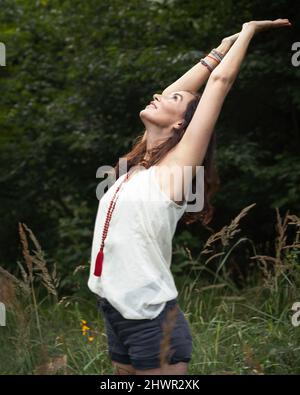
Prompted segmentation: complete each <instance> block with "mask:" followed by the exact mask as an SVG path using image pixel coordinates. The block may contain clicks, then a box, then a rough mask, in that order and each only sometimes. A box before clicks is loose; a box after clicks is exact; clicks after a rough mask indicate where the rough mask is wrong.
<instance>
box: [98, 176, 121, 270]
mask: <svg viewBox="0 0 300 395" xmlns="http://www.w3.org/2000/svg"><path fill="white" fill-rule="evenodd" d="M128 178H129V172H127V174H126V177H125V178H124V180H123V181H122V182H121V183H120V185H119V186H118V188H117V189H116V191H115V193H114V195H113V197H112V199H111V201H110V205H109V208H108V211H107V214H106V219H105V224H104V228H103V232H102V241H101V246H100V250H99V252H98V254H97V258H96V263H95V270H94V276H97V277H100V276H101V273H102V268H103V258H104V253H103V249H104V242H105V239H106V236H107V232H108V227H109V223H110V220H111V216H112V213H113V211H114V209H115V205H116V202H117V200H118V197H119V195H118V196H117V197H116V194H117V192H118V191H119V190H120V188H121V186H122V184H123V183H124V182H126V181H127V180H128ZM115 197H116V198H115Z"/></svg>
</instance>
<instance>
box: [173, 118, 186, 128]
mask: <svg viewBox="0 0 300 395" xmlns="http://www.w3.org/2000/svg"><path fill="white" fill-rule="evenodd" d="M185 124H186V121H185V119H182V120H181V121H178V122H176V123H175V124H174V125H173V128H174V129H175V130H180V129H181V128H182V127H183V126H184V125H185Z"/></svg>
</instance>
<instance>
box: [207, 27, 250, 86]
mask: <svg viewBox="0 0 300 395" xmlns="http://www.w3.org/2000/svg"><path fill="white" fill-rule="evenodd" d="M254 34H255V31H254V29H253V28H251V27H245V28H243V29H242V30H241V32H240V34H239V37H238V38H237V40H236V41H235V43H234V44H233V45H232V47H231V48H230V50H229V51H228V53H227V54H226V56H225V57H224V58H223V60H222V62H221V63H220V64H219V65H218V66H217V67H216V68H215V69H214V70H213V72H212V73H211V75H212V76H219V77H222V78H223V79H224V80H227V81H228V82H230V83H233V82H234V80H235V79H236V77H237V74H238V72H239V70H240V67H241V64H242V61H243V59H244V57H245V55H246V52H247V49H248V46H249V43H250V41H251V39H252V38H253V36H254Z"/></svg>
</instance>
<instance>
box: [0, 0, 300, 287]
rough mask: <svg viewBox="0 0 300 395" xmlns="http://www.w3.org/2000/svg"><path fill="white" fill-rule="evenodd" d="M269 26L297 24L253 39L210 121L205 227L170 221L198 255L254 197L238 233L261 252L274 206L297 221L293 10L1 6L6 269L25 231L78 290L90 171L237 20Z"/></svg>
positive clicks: (276, 4) (136, 0)
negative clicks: (215, 186)
mask: <svg viewBox="0 0 300 395" xmlns="http://www.w3.org/2000/svg"><path fill="white" fill-rule="evenodd" d="M276 18H289V19H290V21H291V22H292V24H293V27H292V28H285V29H281V30H280V31H279V30H271V31H268V32H264V33H261V34H260V35H258V36H255V38H254V39H253V40H252V42H251V43H250V46H249V50H248V53H247V56H246V59H245V61H244V63H243V64H242V68H241V70H240V73H239V76H238V78H237V80H236V82H235V84H234V86H233V87H232V89H231V91H230V93H229V95H228V97H227V98H226V100H225V103H224V106H223V109H222V112H221V115H220V117H219V120H218V122H217V125H216V132H217V165H218V170H219V175H220V180H221V185H220V189H219V191H218V193H217V194H216V196H215V197H214V199H213V204H214V206H215V215H214V218H213V221H212V222H211V223H210V224H209V229H208V228H207V229H206V228H204V227H203V226H202V225H201V224H200V223H196V224H192V225H190V226H187V225H183V224H179V225H178V228H177V232H176V236H175V240H174V245H175V247H176V245H177V244H178V245H184V246H186V247H188V248H189V250H190V251H191V253H192V254H196V253H197V252H198V251H200V250H201V248H202V247H203V243H204V240H206V239H207V237H208V236H209V234H210V233H209V232H210V231H211V230H213V231H217V230H218V229H219V228H220V227H222V226H223V225H224V224H226V223H228V222H229V221H230V220H231V219H232V218H233V217H234V216H235V215H237V214H238V213H239V212H240V211H241V210H242V209H243V208H244V207H246V206H249V205H251V204H253V203H256V204H255V206H254V207H253V208H252V209H251V211H250V212H249V214H248V215H247V217H246V218H244V219H243V222H242V226H243V227H245V229H247V235H248V236H249V238H251V239H252V240H253V242H254V243H255V245H256V248H257V251H258V252H259V251H260V250H261V251H268V250H271V249H272V248H273V247H272V243H271V241H272V240H273V239H274V235H275V227H274V222H275V216H276V215H275V208H276V207H278V208H279V210H280V212H281V214H282V215H283V214H284V213H285V212H286V211H287V210H290V212H291V213H294V214H297V213H298V214H299V209H300V199H299V195H300V161H299V147H300V130H299V125H300V89H299V86H300V66H299V67H295V66H293V64H292V62H291V58H292V55H293V53H294V52H293V51H292V44H293V43H294V42H296V41H300V29H299V25H300V7H299V2H297V1H291V0H290V1H288V0H277V1H257V0H239V1H231V0H218V1H216V0H209V1H208V0H201V1H191V0H185V1H178V0H165V1H163V0H161V1H159V0H156V1H155V0H152V1H150V0H148V1H145V0H127V1H121V0H111V1H104V0H89V1H85V2H82V1H78V0H72V1H71V0H65V1H57V0H40V1H38V0H37V1H25V0H1V1H0V41H1V42H3V43H5V45H6V66H5V67H1V68H0V81H1V85H0V86H1V95H0V128H1V134H0V166H1V175H0V218H1V221H0V266H2V267H4V268H6V269H7V270H9V271H10V272H13V273H15V274H16V273H18V271H19V268H18V266H17V265H16V262H17V261H20V260H21V259H22V248H21V243H20V237H19V228H18V224H19V223H25V224H26V225H27V226H28V227H29V228H30V229H31V230H32V231H33V232H34V234H35V235H36V237H37V238H38V240H39V242H40V244H41V246H42V248H43V251H44V252H45V259H46V260H47V262H49V263H50V264H51V263H54V262H56V263H57V271H58V272H59V273H60V275H61V282H60V286H61V288H62V289H64V290H65V291H67V292H71V293H72V292H74V291H76V287H77V286H78V284H77V285H76V282H74V276H73V272H74V270H75V268H76V267H78V266H79V265H82V266H85V267H88V265H89V259H90V252H91V244H92V236H93V231H94V221H95V216H96V211H97V207H98V200H97V198H96V187H97V185H98V184H99V182H100V181H101V180H99V179H97V178H96V171H97V169H98V167H99V166H102V165H111V166H113V165H115V163H116V161H117V159H118V158H119V157H120V156H122V155H124V154H125V153H126V152H128V151H129V150H130V149H131V147H132V144H133V142H134V140H135V138H136V137H137V136H139V135H140V134H141V133H142V131H143V124H142V123H141V121H140V119H139V116H138V114H139V111H140V110H141V109H142V108H144V106H145V105H146V103H148V102H149V99H150V98H151V97H152V95H153V93H155V92H159V91H162V90H163V89H164V88H165V87H166V86H168V85H169V84H170V83H172V82H173V81H175V80H176V79H177V78H178V77H179V76H180V75H182V74H183V73H184V72H185V71H187V70H188V69H189V68H190V67H192V65H193V64H195V63H196V62H197V61H198V60H199V59H200V58H201V57H202V56H203V55H204V54H206V53H207V52H208V51H209V50H210V49H212V48H215V47H217V46H218V45H219V43H220V42H221V40H222V39H223V38H224V37H225V36H228V35H231V34H234V33H236V32H238V31H240V29H241V26H242V24H243V23H244V22H246V21H249V20H253V19H255V20H259V19H276ZM203 89H204V87H203ZM243 254H244V252H243ZM239 259H243V262H242V263H243V267H244V268H247V267H248V264H249V262H247V259H246V258H245V255H243V258H240V257H239V252H238V249H237V250H236V252H235V254H233V256H232V260H228V262H226V264H228V265H230V264H232V265H234V264H235V262H238V261H239ZM174 270H175V269H174ZM84 275H85V276H83V277H80V279H78V281H83V282H86V280H87V271H85V273H84Z"/></svg>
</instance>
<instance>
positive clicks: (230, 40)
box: [222, 32, 240, 46]
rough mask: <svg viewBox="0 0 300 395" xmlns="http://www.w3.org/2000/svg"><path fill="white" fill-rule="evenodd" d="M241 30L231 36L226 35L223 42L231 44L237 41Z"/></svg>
mask: <svg viewBox="0 0 300 395" xmlns="http://www.w3.org/2000/svg"><path fill="white" fill-rule="evenodd" d="M239 34H240V32H238V33H235V34H232V35H231V36H228V37H224V38H223V40H222V43H228V44H229V45H230V46H231V45H232V44H233V43H234V42H235V41H236V39H237V38H238V36H239Z"/></svg>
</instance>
